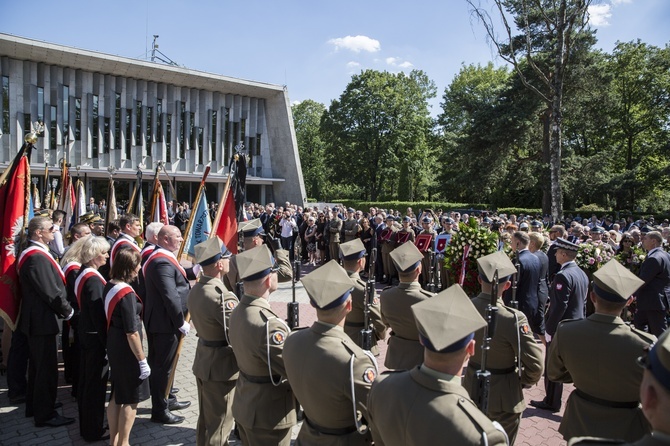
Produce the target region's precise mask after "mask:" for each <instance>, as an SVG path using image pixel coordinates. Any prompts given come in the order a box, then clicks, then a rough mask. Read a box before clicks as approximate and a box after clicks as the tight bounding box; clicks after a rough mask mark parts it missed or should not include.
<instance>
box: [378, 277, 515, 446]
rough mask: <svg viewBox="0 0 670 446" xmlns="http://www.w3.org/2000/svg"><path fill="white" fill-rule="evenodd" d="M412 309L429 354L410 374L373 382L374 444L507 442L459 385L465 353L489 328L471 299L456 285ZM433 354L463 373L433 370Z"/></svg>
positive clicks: (496, 443)
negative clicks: (473, 340) (428, 363)
mask: <svg viewBox="0 0 670 446" xmlns="http://www.w3.org/2000/svg"><path fill="white" fill-rule="evenodd" d="M411 310H412V311H411V312H412V313H413V315H414V318H415V320H416V324H417V325H418V326H419V333H420V336H421V342H422V343H423V345H424V347H425V349H426V350H427V351H430V352H431V353H430V356H429V354H428V353H427V354H426V362H424V363H422V364H421V365H418V366H415V367H414V368H412V370H410V371H405V372H396V373H391V374H388V375H387V374H384V375H382V376H381V377H380V378H378V379H377V381H375V383H374V384H373V386H372V390H371V391H370V396H369V398H368V413H369V419H368V421H369V422H370V426H371V427H372V436H373V438H374V440H375V442H376V443H377V444H384V445H386V446H395V445H398V446H400V445H403V446H414V445H416V446H419V445H420V446H425V445H435V444H453V445H459V446H467V445H483V444H488V445H506V444H508V442H507V437H506V435H505V433H504V431H503V430H502V428H501V427H499V426H496V425H495V424H494V423H493V422H491V420H489V419H488V418H487V417H486V415H484V414H483V413H482V412H481V411H480V410H479V409H478V408H477V406H476V405H475V403H474V402H473V401H472V400H471V399H470V397H469V396H468V393H467V392H466V391H465V389H464V388H463V387H462V386H461V384H460V380H461V377H460V370H461V368H460V366H461V363H462V362H461V361H463V360H466V359H467V357H468V353H467V352H466V351H464V350H466V349H469V348H471V347H470V346H471V340H472V339H473V337H474V332H475V331H476V330H478V329H480V328H482V327H484V326H485V325H486V322H485V321H484V319H483V318H482V317H481V316H480V315H479V313H478V312H477V310H476V309H475V308H474V306H473V305H472V303H471V302H470V299H469V298H468V297H467V296H466V294H465V293H464V292H463V290H462V289H461V288H460V286H458V285H454V286H452V287H450V288H448V289H447V290H445V291H442V292H441V293H439V294H437V295H436V296H435V297H432V298H431V299H428V300H424V301H422V302H420V303H417V304H415V305H414V306H412V308H411ZM442 354H444V355H442ZM433 355H434V356H438V355H439V356H441V357H442V361H444V362H446V363H447V364H449V365H450V366H452V367H453V366H455V369H457V370H458V371H459V373H457V374H456V375H450V374H447V373H445V372H444V371H438V370H436V369H433V368H429V367H428V365H427V361H428V360H429V359H431V357H432V356H433ZM454 355H455V356H454ZM461 355H462V356H461ZM431 364H432V363H431Z"/></svg>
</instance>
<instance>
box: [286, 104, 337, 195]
mask: <svg viewBox="0 0 670 446" xmlns="http://www.w3.org/2000/svg"><path fill="white" fill-rule="evenodd" d="M292 111H293V124H294V126H295V136H296V140H297V142H298V153H299V154H300V165H301V166H302V176H303V178H304V181H305V190H306V192H307V196H308V197H310V198H314V199H317V200H320V199H322V198H323V196H322V193H323V191H324V187H325V186H326V179H327V176H328V171H327V169H326V163H325V154H324V151H325V144H324V142H323V139H322V138H321V130H320V128H319V126H320V123H321V117H322V116H323V114H324V112H325V111H326V106H325V105H323V104H321V103H319V102H315V101H313V100H311V99H308V100H306V101H302V102H301V103H299V104H297V105H294V106H293V107H292Z"/></svg>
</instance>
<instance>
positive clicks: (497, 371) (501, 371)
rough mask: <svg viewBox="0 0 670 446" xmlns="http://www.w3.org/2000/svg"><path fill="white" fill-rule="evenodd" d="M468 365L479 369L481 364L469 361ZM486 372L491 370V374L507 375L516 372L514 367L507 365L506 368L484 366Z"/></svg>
mask: <svg viewBox="0 0 670 446" xmlns="http://www.w3.org/2000/svg"><path fill="white" fill-rule="evenodd" d="M468 367H472V368H473V369H475V370H480V369H481V368H482V366H481V364H477V363H476V362H472V361H470V362H469V363H468ZM486 371H487V372H491V375H508V374H510V373H514V372H516V367H515V366H512V367H507V368H506V369H492V368H491V367H487V368H486Z"/></svg>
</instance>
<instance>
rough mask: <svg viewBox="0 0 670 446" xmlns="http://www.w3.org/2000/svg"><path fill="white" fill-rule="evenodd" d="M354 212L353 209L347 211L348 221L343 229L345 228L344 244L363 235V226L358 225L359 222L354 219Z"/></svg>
mask: <svg viewBox="0 0 670 446" xmlns="http://www.w3.org/2000/svg"><path fill="white" fill-rule="evenodd" d="M355 212H356V211H354V209H353V208H349V209H347V221H345V222H344V224H343V227H344V230H343V232H344V242H345V243H346V242H350V241H352V240H353V239H355V238H358V234H360V233H361V231H362V228H361V225H359V224H358V220H356V218H355V217H354V213H355Z"/></svg>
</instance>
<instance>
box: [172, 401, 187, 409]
mask: <svg viewBox="0 0 670 446" xmlns="http://www.w3.org/2000/svg"><path fill="white" fill-rule="evenodd" d="M190 405H191V402H190V401H175V402H173V403H170V405H169V406H168V410H182V409H186V408H187V407H189V406H190Z"/></svg>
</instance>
